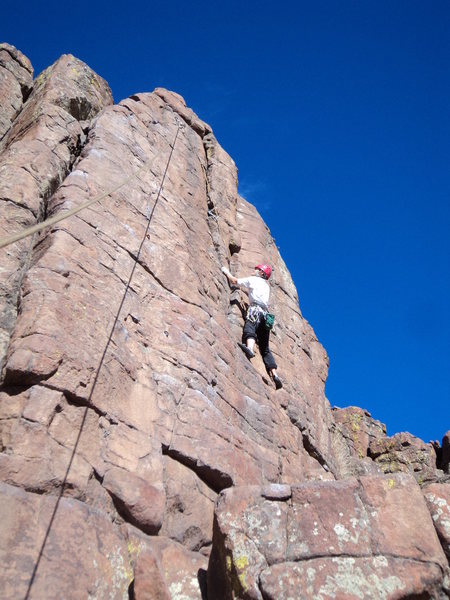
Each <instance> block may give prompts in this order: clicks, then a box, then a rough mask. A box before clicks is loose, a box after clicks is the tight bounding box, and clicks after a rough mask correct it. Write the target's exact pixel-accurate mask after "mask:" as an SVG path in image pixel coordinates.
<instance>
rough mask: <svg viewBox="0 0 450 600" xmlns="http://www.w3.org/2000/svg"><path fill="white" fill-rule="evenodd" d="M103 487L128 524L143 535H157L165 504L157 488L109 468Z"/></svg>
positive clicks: (162, 494) (130, 474) (164, 497)
mask: <svg viewBox="0 0 450 600" xmlns="http://www.w3.org/2000/svg"><path fill="white" fill-rule="evenodd" d="M103 487H105V488H106V489H107V490H108V492H109V493H110V494H111V496H112V498H113V499H114V502H115V503H116V505H117V506H118V510H119V512H120V513H121V514H123V515H124V517H125V518H126V519H127V520H128V521H129V522H130V523H132V524H133V525H135V526H136V527H138V528H139V529H142V531H144V532H145V533H148V534H153V535H154V534H157V533H158V531H159V530H160V529H161V525H162V520H163V515H164V508H165V503H166V496H165V494H164V493H163V492H162V491H161V490H160V489H158V488H157V487H155V486H153V485H151V484H149V483H148V482H147V481H145V480H144V479H142V478H141V477H137V476H136V475H134V474H133V473H130V472H127V471H124V470H122V469H109V470H108V471H107V472H106V474H105V476H104V478H103Z"/></svg>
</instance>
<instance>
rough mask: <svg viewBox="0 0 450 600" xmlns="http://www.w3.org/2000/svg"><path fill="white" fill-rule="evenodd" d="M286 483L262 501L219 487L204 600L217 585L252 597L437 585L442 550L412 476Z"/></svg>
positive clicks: (256, 493)
mask: <svg viewBox="0 0 450 600" xmlns="http://www.w3.org/2000/svg"><path fill="white" fill-rule="evenodd" d="M291 489H292V497H291V498H290V499H288V500H286V501H284V502H280V501H277V500H271V501H270V500H267V499H266V498H265V497H264V496H263V495H262V493H261V492H262V488H258V487H255V486H254V487H242V488H233V489H230V490H226V491H224V492H222V493H221V495H220V496H219V499H218V501H217V505H216V511H215V522H214V537H213V549H212V552H211V557H210V563H209V567H208V597H209V598H211V599H213V598H216V597H219V594H220V593H221V592H220V590H223V591H222V594H223V595H222V596H220V597H223V598H232V597H237V598H255V599H256V598H258V599H262V598H266V597H267V598H273V599H275V598H277V599H278V598H292V597H308V598H309V597H311V598H315V597H320V594H325V592H326V591H327V592H328V594H329V595H334V594H335V595H336V597H351V598H353V597H355V598H356V597H358V596H359V597H361V594H362V595H363V596H364V597H367V598H376V597H379V596H377V593H378V594H381V593H382V594H385V596H386V597H389V598H399V597H406V596H407V594H406V595H405V596H399V595H396V594H398V593H399V591H400V590H409V591H408V593H411V594H412V593H422V592H423V593H425V592H424V590H426V591H427V592H428V591H430V590H431V591H432V593H437V591H438V590H440V591H443V589H444V586H445V583H444V572H445V567H446V560H445V556H444V554H443V552H442V548H441V546H440V544H439V540H438V538H437V536H436V535H435V532H434V528H433V523H432V521H431V519H430V515H429V512H428V510H427V507H426V505H425V502H424V499H423V496H422V493H421V491H420V488H419V486H418V485H417V483H416V482H415V480H414V478H412V477H411V476H408V475H394V476H392V477H383V476H365V477H361V479H360V480H359V481H358V480H356V479H347V480H342V481H335V482H307V483H303V484H299V485H296V486H291ZM411 506H414V512H413V513H411ZM319 557H320V558H319ZM418 565H419V568H418ZM306 585H307V586H309V587H307V589H308V592H307V593H305V591H304V590H305V586H306ZM363 590H365V592H363ZM302 594H305V595H304V596H302ZM346 594H348V596H347V595H346ZM352 594H353V595H352ZM436 597H437V596H436Z"/></svg>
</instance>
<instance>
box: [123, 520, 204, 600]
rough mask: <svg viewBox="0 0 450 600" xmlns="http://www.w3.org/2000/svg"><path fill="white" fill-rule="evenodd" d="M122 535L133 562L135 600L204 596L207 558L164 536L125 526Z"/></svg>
mask: <svg viewBox="0 0 450 600" xmlns="http://www.w3.org/2000/svg"><path fill="white" fill-rule="evenodd" d="M124 530H125V535H126V537H127V540H128V549H129V552H130V556H131V560H132V563H133V565H134V597H135V598H136V600H146V599H147V598H151V599H152V600H153V598H154V599H155V600H166V599H167V598H189V599H192V600H204V598H205V597H206V590H205V585H206V567H207V563H208V559H207V558H206V557H205V556H202V555H201V554H198V553H197V552H190V551H189V550H187V549H186V548H184V547H183V546H181V545H180V544H178V543H177V542H174V541H172V540H169V539H168V538H165V537H159V536H158V537H149V536H146V535H144V534H143V533H142V532H140V531H138V530H136V529H135V528H133V527H131V526H130V525H126V526H125V528H124Z"/></svg>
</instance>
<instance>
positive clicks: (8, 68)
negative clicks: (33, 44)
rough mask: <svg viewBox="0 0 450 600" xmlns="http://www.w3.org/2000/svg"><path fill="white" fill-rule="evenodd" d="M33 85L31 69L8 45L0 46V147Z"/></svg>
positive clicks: (25, 59) (22, 56) (21, 55)
mask: <svg viewBox="0 0 450 600" xmlns="http://www.w3.org/2000/svg"><path fill="white" fill-rule="evenodd" d="M32 85H33V67H32V66H31V63H30V61H29V60H28V58H26V56H24V55H23V54H22V53H21V52H19V50H17V49H16V48H14V46H11V45H10V44H0V146H1V144H2V142H3V138H4V136H5V135H6V134H7V133H8V131H9V129H10V127H11V125H12V123H13V122H14V119H15V118H16V117H17V115H18V114H19V112H20V110H21V109H22V106H23V102H24V100H26V98H27V96H28V94H29V93H30V90H31V87H32Z"/></svg>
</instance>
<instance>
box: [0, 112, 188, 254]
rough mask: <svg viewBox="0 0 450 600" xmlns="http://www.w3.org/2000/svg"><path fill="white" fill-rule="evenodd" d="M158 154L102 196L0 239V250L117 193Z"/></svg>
mask: <svg viewBox="0 0 450 600" xmlns="http://www.w3.org/2000/svg"><path fill="white" fill-rule="evenodd" d="M177 124H178V127H177V133H176V136H175V140H174V143H173V145H172V146H171V148H172V150H171V153H170V157H169V162H170V159H171V158H172V153H173V148H174V146H175V142H176V140H177V136H178V132H179V130H180V129H182V127H183V126H184V125H183V124H182V123H181V122H180V121H178V120H177ZM160 154H161V152H157V153H156V154H155V156H153V157H152V158H151V159H148V160H147V161H145V163H144V164H143V165H141V166H140V167H139V169H137V170H136V171H135V172H134V173H132V174H131V175H129V176H128V177H127V178H126V179H124V180H123V181H121V182H120V183H119V184H118V185H116V186H115V187H113V188H112V189H110V190H108V191H107V192H104V193H103V194H100V195H99V196H96V197H95V198H91V199H90V200H88V201H87V202H84V203H83V204H80V205H79V206H75V207H74V208H72V209H70V210H67V211H64V212H62V213H61V214H59V215H55V216H54V217H50V219H46V220H45V221H42V222H41V223H36V225H32V226H31V227H27V228H26V229H23V230H22V231H20V232H18V233H14V234H12V235H9V236H7V237H5V238H3V239H1V240H0V249H1V248H5V247H6V246H9V245H10V244H14V243H15V242H18V241H20V240H23V239H25V238H26V237H29V236H30V235H34V234H35V233H38V232H40V231H42V230H43V229H46V228H47V227H51V226H52V225H55V224H56V223H59V222H60V221H63V220H64V219H68V218H69V217H72V216H73V215H76V214H77V213H79V212H80V211H82V210H84V209H85V208H88V207H89V206H91V205H92V204H95V203H96V202H99V201H100V200H103V198H106V197H107V196H110V195H111V194H114V192H117V190H119V189H120V188H122V187H123V186H124V185H126V184H127V183H129V182H130V181H131V180H132V179H134V178H135V177H137V176H138V175H139V173H140V172H141V171H142V170H143V169H144V168H145V167H148V166H150V164H151V163H153V162H154V161H155V160H156V158H157V157H158V156H160ZM167 168H168V165H167V166H166V171H165V173H164V177H163V180H162V182H164V178H165V176H166V173H167ZM160 193H161V188H160V190H159V193H158V198H159V194H160Z"/></svg>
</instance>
